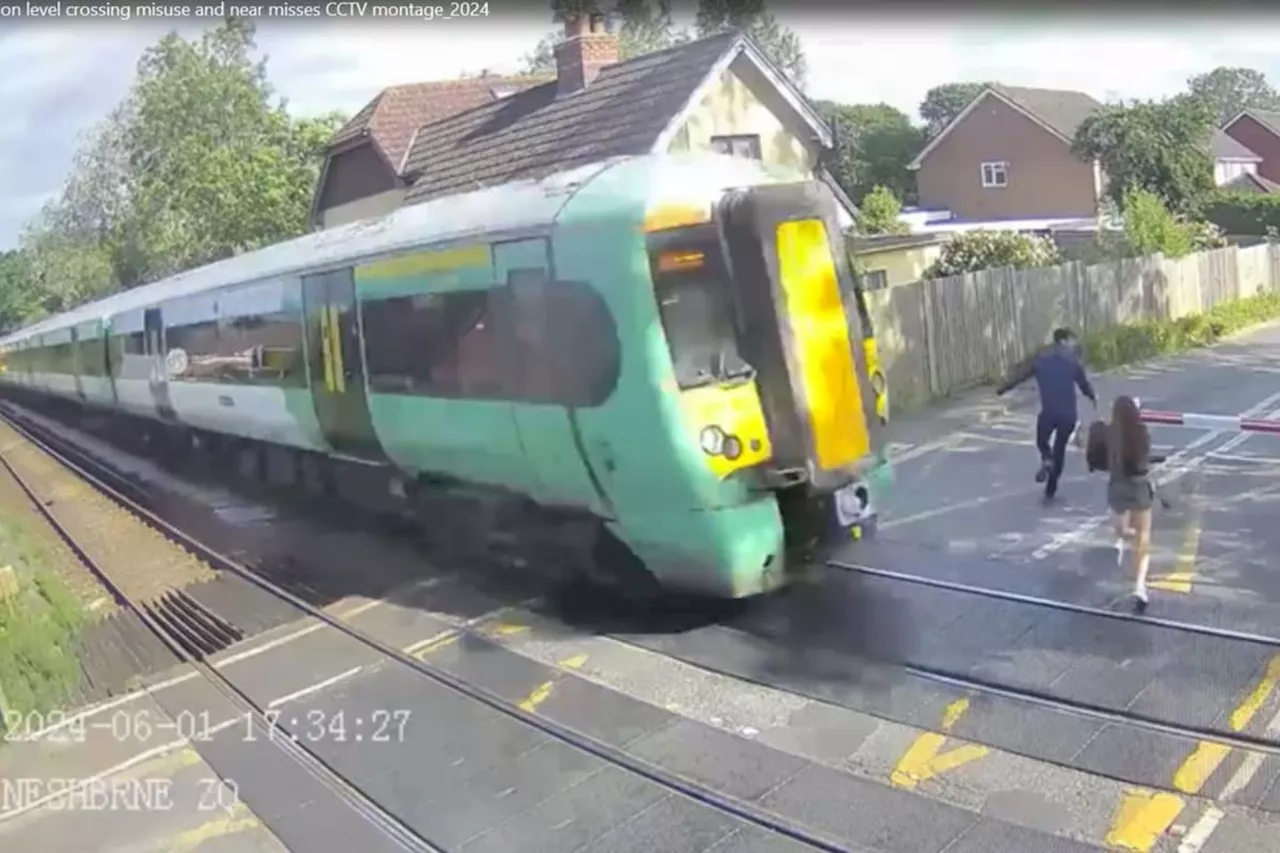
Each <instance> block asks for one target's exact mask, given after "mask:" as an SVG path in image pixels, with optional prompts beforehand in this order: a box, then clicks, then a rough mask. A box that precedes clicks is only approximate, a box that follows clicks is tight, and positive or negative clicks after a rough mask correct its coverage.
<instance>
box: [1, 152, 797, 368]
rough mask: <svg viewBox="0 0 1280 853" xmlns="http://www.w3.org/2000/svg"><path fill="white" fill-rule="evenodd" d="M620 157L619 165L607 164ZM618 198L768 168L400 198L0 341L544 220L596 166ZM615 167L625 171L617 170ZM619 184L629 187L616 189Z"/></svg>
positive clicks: (582, 173) (680, 189)
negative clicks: (383, 211) (402, 201)
mask: <svg viewBox="0 0 1280 853" xmlns="http://www.w3.org/2000/svg"><path fill="white" fill-rule="evenodd" d="M623 164H626V166H627V167H626V168H622V169H615V168H614V167H618V166H621V165H623ZM606 172H612V173H613V175H614V176H616V177H617V178H618V179H619V180H618V181H616V182H615V181H614V180H609V181H606V182H605V183H607V184H609V185H610V189H611V190H612V191H614V192H617V193H618V195H619V197H620V198H619V200H620V202H622V203H630V204H634V203H636V202H640V201H644V200H646V199H649V198H651V197H652V196H654V195H659V196H665V195H668V194H670V193H679V194H681V195H687V194H689V193H690V192H691V191H695V192H699V194H701V192H708V191H710V190H712V189H714V188H716V187H723V186H725V185H727V184H731V183H756V182H759V181H760V180H762V179H763V180H768V179H769V178H768V176H769V175H770V174H771V173H774V170H772V169H769V168H767V167H762V166H761V164H759V163H754V162H751V161H747V160H743V159H740V158H733V157H725V156H722V155H677V156H674V157H673V156H671V155H648V156H644V157H619V158H613V159H610V160H605V161H602V162H599V163H592V164H589V165H586V166H579V167H576V168H574V169H570V170H567V171H564V172H558V173H556V174H553V175H549V176H547V177H544V178H541V179H537V180H525V181H516V182H512V183H508V184H502V185H501V186H496V187H490V188H487V189H481V190H477V191H475V192H470V193H464V194H460V195H454V196H444V197H441V198H438V199H432V200H430V201H427V202H423V203H420V204H414V205H410V206H408V207H404V208H401V209H399V210H396V211H394V212H393V213H391V214H388V215H386V216H382V217H378V218H376V219H364V220H360V221H358V222H353V223H350V224H348V225H342V226H338V227H336V228H329V229H325V230H323V231H317V232H315V233H312V234H307V235H304V236H302V237H298V238H296V239H293V240H288V241H286V242H283V243H277V244H275V245H272V246H267V247H266V248H263V249H259V250H257V251H254V252H247V253H245V254H243V255H236V256H235V257H231V258H226V259H224V260H221V261H215V262H214V263H212V264H207V265H205V266H202V267H197V268H195V269H192V270H187V271H185V272H182V273H178V274H177V275H174V276H170V277H169V278H165V279H161V280H160V281H157V282H154V283H152V284H147V285H143V286H141V287H135V288H132V289H130V290H125V291H121V292H119V293H115V294H112V295H111V296H107V297H104V298H102V299H98V300H95V301H93V302H88V303H85V304H84V305H80V306H77V307H75V308H73V309H71V310H70V311H65V312H63V313H61V314H56V315H54V316H52V317H46V318H45V319H43V320H40V321H39V322H36V323H33V324H32V325H30V326H27V327H24V328H22V329H19V330H18V331H16V332H13V333H11V334H9V335H6V336H4V337H2V338H0V346H8V345H12V344H14V343H17V342H20V341H23V340H25V339H27V338H29V337H31V336H32V335H40V334H49V333H52V332H57V331H61V330H63V329H67V328H69V327H74V326H79V325H82V324H85V323H90V322H94V321H97V320H102V319H105V318H107V317H110V316H114V315H117V314H120V313H122V312H125V311H130V310H135V309H138V308H142V307H144V306H150V305H155V304H157V303H160V302H166V301H169V300H172V299H177V298H181V297H184V296H192V295H195V294H199V293H202V292H204V291H208V290H216V289H219V288H222V287H227V286H231V285H236V284H247V283H249V282H253V281H261V280H263V279H267V278H272V277H274V276H280V275H288V274H291V273H297V272H300V271H302V270H308V269H316V268H323V267H325V266H328V265H337V264H340V263H349V262H352V261H358V260H359V259H362V258H366V257H372V256H376V255H383V254H388V253H395V252H398V251H404V250H407V249H411V248H414V247H417V246H422V245H424V244H429V243H445V242H453V241H458V240H465V239H467V238H468V237H472V236H476V235H480V234H486V233H495V232H499V233H500V232H503V231H514V230H519V229H523V228H536V227H539V226H547V225H550V224H552V223H553V222H554V221H555V220H556V217H557V216H558V215H559V213H560V211H561V210H562V208H564V206H565V205H566V204H567V203H568V201H569V199H570V198H572V197H573V195H574V194H575V193H576V192H578V191H579V190H581V189H583V188H584V187H586V186H587V185H588V184H590V183H592V182H593V181H594V180H595V179H596V178H597V177H599V176H601V175H602V173H606ZM619 173H623V174H619ZM620 187H628V188H632V189H633V192H627V191H620Z"/></svg>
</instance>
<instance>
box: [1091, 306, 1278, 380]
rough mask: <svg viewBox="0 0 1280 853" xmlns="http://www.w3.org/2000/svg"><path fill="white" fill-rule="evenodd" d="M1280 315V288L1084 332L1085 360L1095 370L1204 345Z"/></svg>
mask: <svg viewBox="0 0 1280 853" xmlns="http://www.w3.org/2000/svg"><path fill="white" fill-rule="evenodd" d="M1277 318H1280V291H1272V292H1268V293H1260V294H1258V295H1257V296H1250V297H1248V298H1245V299H1233V300H1232V301H1230V302H1224V303H1222V304H1220V305H1215V306H1214V307H1212V308H1210V309H1209V310H1208V311H1206V312H1205V313H1203V314H1192V315H1189V316H1187V317H1181V318H1179V319H1177V320H1144V321H1142V322H1139V323H1126V324H1124V325H1120V326H1113V327H1111V328H1110V329H1103V330H1102V331H1099V332H1093V333H1090V334H1087V335H1085V336H1084V338H1083V339H1082V341H1081V344H1082V346H1083V348H1084V356H1085V361H1086V362H1087V363H1088V364H1089V366H1090V367H1093V368H1094V369H1096V370H1107V369H1109V368H1112V367H1119V366H1121V365H1124V364H1132V363H1134V362H1137V361H1145V360H1146V359H1149V358H1155V357H1156V356H1160V355H1168V354H1171V353H1175V352H1181V351H1183V350H1188V349H1194V348H1197V347H1205V346H1209V345H1210V344H1213V343H1216V342H1217V341H1218V340H1220V339H1221V338H1223V337H1225V336H1227V335H1232V334H1235V333H1236V332H1240V331H1242V330H1244V329H1247V328H1249V327H1250V326H1256V325H1258V324H1259V323H1265V322H1268V321H1270V320H1275V319H1277Z"/></svg>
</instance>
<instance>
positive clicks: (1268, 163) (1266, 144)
mask: <svg viewBox="0 0 1280 853" xmlns="http://www.w3.org/2000/svg"><path fill="white" fill-rule="evenodd" d="M1222 130H1223V132H1224V133H1226V134H1227V135H1228V136H1230V137H1231V138H1232V139H1234V140H1236V141H1237V142H1239V143H1240V144H1242V145H1244V146H1245V147H1246V148H1248V149H1249V150H1250V151H1254V152H1256V153H1257V154H1258V156H1259V157H1260V158H1261V159H1260V161H1259V162H1258V163H1257V165H1256V168H1254V169H1251V170H1245V171H1247V172H1250V173H1252V174H1255V175H1257V176H1259V177H1261V178H1263V179H1265V180H1266V181H1268V182H1271V183H1280V112H1268V111H1267V110H1254V109H1247V110H1243V111H1241V112H1240V114H1239V115H1236V116H1235V117H1234V118H1232V119H1231V120H1230V121H1228V122H1227V123H1226V124H1224V125H1223V126H1222ZM1235 177H1238V176H1237V175H1231V176H1228V177H1227V180H1228V181H1230V180H1231V179H1232V178H1235Z"/></svg>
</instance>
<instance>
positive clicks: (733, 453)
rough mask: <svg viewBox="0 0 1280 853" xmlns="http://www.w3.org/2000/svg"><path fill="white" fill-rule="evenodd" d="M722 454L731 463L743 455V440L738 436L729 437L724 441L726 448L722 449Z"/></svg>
mask: <svg viewBox="0 0 1280 853" xmlns="http://www.w3.org/2000/svg"><path fill="white" fill-rule="evenodd" d="M720 453H721V455H722V456H724V458H725V459H728V460H729V461H730V462H732V461H733V460H735V459H737V458H738V457H739V456H741V455H742V440H741V439H740V438H738V437H737V436H736V435H730V436H727V437H726V438H725V440H724V446H723V447H722V448H721V449H720Z"/></svg>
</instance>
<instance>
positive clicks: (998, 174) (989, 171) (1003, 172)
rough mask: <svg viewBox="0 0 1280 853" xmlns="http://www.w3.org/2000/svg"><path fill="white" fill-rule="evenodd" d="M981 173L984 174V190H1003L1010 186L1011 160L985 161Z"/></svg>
mask: <svg viewBox="0 0 1280 853" xmlns="http://www.w3.org/2000/svg"><path fill="white" fill-rule="evenodd" d="M979 174H980V175H981V176H982V188H983V189H984V190H1002V189H1004V188H1005V187H1007V186H1009V161H1008V160H991V161H988V162H986V163H983V164H982V167H981V168H980V169H979ZM997 178H998V179H999V180H997Z"/></svg>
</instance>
